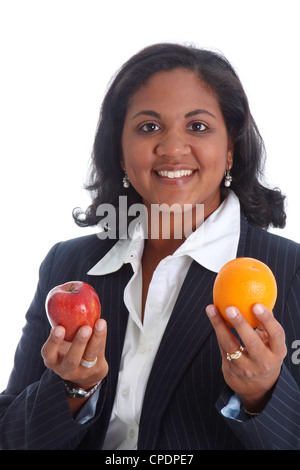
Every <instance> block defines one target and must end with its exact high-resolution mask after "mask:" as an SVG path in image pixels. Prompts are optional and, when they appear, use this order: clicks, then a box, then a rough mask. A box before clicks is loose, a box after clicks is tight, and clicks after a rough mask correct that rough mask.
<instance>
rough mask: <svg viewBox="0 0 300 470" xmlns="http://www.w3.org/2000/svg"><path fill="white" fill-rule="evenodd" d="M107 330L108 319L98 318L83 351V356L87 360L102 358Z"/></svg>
mask: <svg viewBox="0 0 300 470" xmlns="http://www.w3.org/2000/svg"><path fill="white" fill-rule="evenodd" d="M106 332H107V326H106V321H105V320H103V319H98V320H97V321H96V323H95V327H94V330H93V333H92V336H91V337H90V340H89V342H88V343H87V345H86V348H85V350H84V353H83V357H84V359H85V360H86V361H94V359H95V358H96V357H97V358H101V357H103V356H104V352H105V345H106Z"/></svg>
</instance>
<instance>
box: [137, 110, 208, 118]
mask: <svg viewBox="0 0 300 470" xmlns="http://www.w3.org/2000/svg"><path fill="white" fill-rule="evenodd" d="M198 114H208V115H209V116H211V117H213V118H214V119H217V118H216V116H215V115H214V114H212V113H210V112H209V111H207V110H206V109H195V110H194V111H190V112H189V113H187V114H185V116H184V117H185V118H189V117H192V116H197V115H198ZM141 115H144V116H151V117H155V118H157V119H161V115H160V114H159V113H157V112H156V111H152V110H151V109H149V110H144V111H140V112H138V113H137V114H135V115H134V116H133V117H132V119H135V118H136V117H138V116H141Z"/></svg>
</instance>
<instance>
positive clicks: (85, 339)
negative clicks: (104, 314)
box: [41, 318, 108, 390]
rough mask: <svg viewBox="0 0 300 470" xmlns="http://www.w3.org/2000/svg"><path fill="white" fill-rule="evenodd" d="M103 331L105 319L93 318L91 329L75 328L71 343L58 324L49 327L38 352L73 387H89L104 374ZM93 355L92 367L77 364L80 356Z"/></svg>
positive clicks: (90, 357) (47, 364) (106, 369)
mask: <svg viewBox="0 0 300 470" xmlns="http://www.w3.org/2000/svg"><path fill="white" fill-rule="evenodd" d="M106 333H107V325H106V321H105V320H104V319H102V318H101V319H98V320H97V321H96V323H95V326H94V329H92V328H91V327H89V326H82V327H81V328H79V330H78V331H77V333H76V335H75V337H74V339H73V341H72V343H70V342H67V341H64V336H65V329H64V328H63V327H62V326H57V327H55V328H53V329H52V330H51V333H50V335H49V338H48V339H47V341H46V343H45V344H44V346H43V348H42V351H41V354H42V357H43V359H44V363H45V366H46V367H48V369H51V370H53V371H54V372H55V373H56V374H57V375H59V376H60V377H61V378H62V379H63V380H64V381H68V382H71V383H72V384H73V386H76V387H80V388H83V389H84V390H88V389H90V388H91V387H93V386H94V385H95V384H96V383H98V382H99V381H100V380H102V379H103V378H104V377H105V376H106V375H107V373H108V364H107V361H106V359H105V345H106ZM96 357H97V362H96V364H95V365H94V366H93V367H91V368H87V367H84V366H82V365H81V360H82V359H83V358H84V359H85V360H86V361H93V360H94V359H95V358H96Z"/></svg>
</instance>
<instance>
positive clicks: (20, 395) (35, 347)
mask: <svg viewBox="0 0 300 470" xmlns="http://www.w3.org/2000/svg"><path fill="white" fill-rule="evenodd" d="M58 246H59V244H57V245H55V246H54V247H53V248H52V249H51V250H50V252H49V254H48V255H47V257H46V258H45V260H44V262H43V263H42V265H41V267H40V273H39V283H38V286H37V290H36V293H35V296H34V299H33V301H32V303H31V305H30V307H29V310H28V312H27V314H26V324H25V326H24V328H23V334H22V337H21V339H20V342H19V344H18V347H17V350H16V354H15V361H14V368H13V370H12V373H11V375H10V378H9V382H8V385H7V388H6V390H5V391H4V392H3V393H2V394H1V395H0V448H1V449H7V450H8V449H12V450H18V449H22V450H29V449H34V450H37V449H60V448H64V449H66V448H69V449H74V448H76V447H77V446H78V444H79V442H80V441H81V440H82V438H83V437H84V435H85V434H86V432H87V431H88V429H89V426H90V425H91V424H92V422H93V421H94V420H93V419H92V420H90V421H89V422H88V423H86V424H79V423H78V422H76V420H74V419H73V417H72V414H71V412H70V408H69V406H68V402H67V399H66V395H65V391H64V385H63V381H62V380H61V378H60V377H58V376H57V375H56V374H55V373H54V372H53V371H51V370H49V369H47V368H46V367H45V365H44V362H43V359H42V357H41V348H42V346H43V344H44V343H45V341H46V339H47V338H48V336H49V332H50V324H49V322H48V319H47V317H46V312H45V307H44V305H45V298H46V295H47V293H48V292H49V290H50V288H51V286H50V277H51V270H52V265H53V260H54V257H55V253H56V250H57V247H58ZM103 393H105V386H104V387H102V389H101V394H103Z"/></svg>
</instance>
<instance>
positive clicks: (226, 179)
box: [224, 170, 232, 188]
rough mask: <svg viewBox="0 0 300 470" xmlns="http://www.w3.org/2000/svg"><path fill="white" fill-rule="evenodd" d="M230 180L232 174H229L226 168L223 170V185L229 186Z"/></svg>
mask: <svg viewBox="0 0 300 470" xmlns="http://www.w3.org/2000/svg"><path fill="white" fill-rule="evenodd" d="M231 181H232V176H231V173H230V170H226V171H225V180H224V186H225V187H226V188H229V187H230V186H231Z"/></svg>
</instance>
